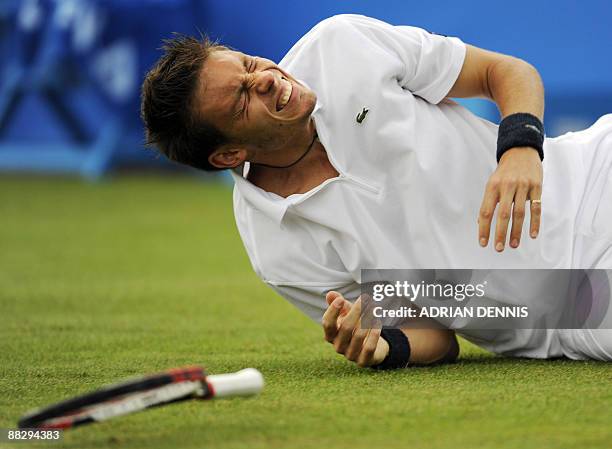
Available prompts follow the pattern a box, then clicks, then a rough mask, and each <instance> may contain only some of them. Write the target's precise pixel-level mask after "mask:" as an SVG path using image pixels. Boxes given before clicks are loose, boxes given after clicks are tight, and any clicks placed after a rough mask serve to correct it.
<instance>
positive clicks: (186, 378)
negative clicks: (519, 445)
mask: <svg viewBox="0 0 612 449" xmlns="http://www.w3.org/2000/svg"><path fill="white" fill-rule="evenodd" d="M172 385H180V388H174V391H171V390H170V387H169V386H172ZM209 395H210V394H209V388H208V384H207V383H206V372H205V370H204V368H203V367H201V366H186V367H182V368H174V369H170V370H167V371H163V372H160V373H156V374H150V375H146V376H139V377H134V378H131V379H128V380H125V381H123V382H119V383H115V384H109V385H107V386H104V387H102V388H100V389H98V390H95V391H92V392H90V393H86V394H83V395H79V396H75V397H73V398H69V399H66V400H64V401H61V402H57V403H55V404H52V405H49V406H47V407H43V408H39V409H36V410H32V411H30V412H28V413H27V414H25V415H24V416H22V417H21V418H20V419H19V422H18V426H19V428H20V429H23V428H45V429H51V428H53V429H66V428H71V427H76V426H79V425H83V424H89V423H92V422H96V421H100V420H102V419H100V417H101V414H100V410H104V409H103V407H106V412H107V413H106V414H107V415H109V416H108V418H110V417H113V416H118V415H119V414H127V413H131V412H135V411H139V410H143V409H145V408H150V407H154V406H159V405H165V404H168V403H171V402H177V401H180V400H186V399H191V398H194V397H207V396H209ZM143 399H145V400H143ZM136 400H138V402H136ZM129 401H132V402H131V405H130V402H129ZM121 403H123V404H124V407H123V411H122V407H121ZM111 404H114V406H115V407H114V409H116V410H117V411H118V412H121V411H122V412H121V413H116V414H113V413H114V412H112V410H113V408H112V407H110V405H111ZM96 410H98V414H97V415H96V413H95V411H96ZM126 410H127V411H126ZM102 415H103V413H102ZM96 416H98V419H96ZM104 419H107V418H104Z"/></svg>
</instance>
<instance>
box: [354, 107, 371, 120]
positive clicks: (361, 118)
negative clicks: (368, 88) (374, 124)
mask: <svg viewBox="0 0 612 449" xmlns="http://www.w3.org/2000/svg"><path fill="white" fill-rule="evenodd" d="M369 111H370V110H369V109H366V108H363V111H361V112H360V113H359V114H357V117H356V118H355V120H357V123H361V122H363V121H364V120H365V118H366V115H367V114H368V112H369Z"/></svg>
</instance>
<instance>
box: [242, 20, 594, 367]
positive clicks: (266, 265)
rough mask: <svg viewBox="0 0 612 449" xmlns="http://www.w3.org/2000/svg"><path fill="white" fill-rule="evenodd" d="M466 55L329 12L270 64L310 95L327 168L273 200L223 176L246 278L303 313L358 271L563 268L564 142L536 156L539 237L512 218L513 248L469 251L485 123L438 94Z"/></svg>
mask: <svg viewBox="0 0 612 449" xmlns="http://www.w3.org/2000/svg"><path fill="white" fill-rule="evenodd" d="M465 51H466V49H465V45H464V44H463V43H462V42H461V41H460V40H459V39H457V38H452V37H450V38H449V37H444V36H440V35H435V34H431V33H428V32H427V31H425V30H422V29H419V28H414V27H407V26H391V25H389V24H387V23H384V22H381V21H378V20H375V19H371V18H367V17H363V16H357V15H341V16H335V17H332V18H330V19H327V20H325V21H323V22H321V23H319V24H318V25H317V26H315V27H314V28H313V29H312V30H311V31H310V32H309V33H308V34H306V35H305V36H304V37H302V38H301V39H300V40H299V41H298V42H297V43H296V45H295V46H294V47H293V48H292V49H291V50H290V51H289V53H288V54H287V55H286V56H285V57H284V58H283V60H282V61H281V63H280V66H281V67H282V68H283V69H285V70H286V71H287V72H288V73H290V74H292V75H293V76H294V77H296V78H297V79H299V80H302V81H303V82H304V83H305V84H306V85H308V86H309V87H310V88H311V89H312V90H313V91H314V92H315V93H316V95H317V105H316V107H315V110H314V112H313V118H314V121H315V123H316V127H317V132H318V135H319V139H320V141H321V143H322V144H323V146H324V147H325V149H326V151H327V154H328V157H329V160H330V162H331V164H332V165H333V166H334V167H335V169H336V170H337V171H338V173H339V176H338V177H336V178H333V179H329V180H327V181H325V182H324V183H323V184H321V185H319V186H317V187H316V188H314V189H312V190H311V191H309V192H307V193H304V194H296V195H291V196H289V197H288V198H282V197H280V196H278V195H275V194H273V193H269V192H265V191H264V190H262V189H260V188H258V187H256V186H254V185H253V184H251V183H250V182H248V181H247V180H245V179H244V178H243V177H241V176H237V175H235V174H233V176H234V179H235V182H236V185H235V189H234V212H235V217H236V223H237V226H238V230H239V232H240V235H241V237H242V240H243V242H244V245H245V247H246V250H247V253H248V255H249V257H250V260H251V263H252V265H253V268H254V270H255V272H256V273H257V274H258V276H259V277H260V278H261V279H262V280H263V281H264V282H265V283H267V284H268V285H270V286H271V287H272V288H273V289H274V290H276V291H277V292H278V293H280V294H281V295H282V296H284V297H285V298H287V299H288V300H289V301H291V302H292V303H293V304H295V305H296V306H297V307H298V308H299V309H301V310H302V311H303V312H305V313H306V314H308V315H309V316H310V317H312V318H313V319H315V320H317V321H320V320H321V317H322V315H323V313H324V311H325V309H326V307H327V305H326V303H325V293H326V292H328V291H329V290H332V289H333V290H338V291H341V292H342V293H344V294H345V295H346V296H347V297H348V298H351V299H355V298H356V297H357V296H358V295H359V292H360V282H361V279H360V270H361V269H362V268H397V269H409V268H436V269H442V268H555V267H563V268H569V267H570V266H572V258H573V232H574V219H575V212H576V207H577V204H578V201H579V192H578V191H577V190H578V189H572V188H571V185H572V184H573V185H576V183H583V182H584V180H583V179H582V178H581V175H580V174H576V170H575V168H574V169H573V167H575V166H576V164H579V163H580V162H579V161H578V159H577V158H578V156H576V154H575V153H572V152H571V151H570V148H569V146H566V147H563V146H560V147H559V149H558V151H547V152H546V158H545V161H544V171H545V183H544V187H543V189H544V190H543V194H542V202H543V204H545V205H546V207H543V218H542V223H543V224H542V230H541V234H540V237H539V238H538V239H537V240H535V241H534V240H531V239H530V238H529V237H528V235H527V232H528V226H525V228H526V229H524V234H523V238H522V240H521V246H520V248H519V249H517V250H514V249H510V248H507V249H506V250H505V251H504V252H503V253H502V254H498V253H496V252H495V251H494V250H493V249H492V248H491V247H489V248H481V247H480V246H479V245H478V239H477V232H478V229H477V224H476V220H477V216H478V211H479V208H480V203H481V200H482V196H483V193H484V188H485V184H486V182H487V180H488V178H489V176H490V175H491V174H492V173H493V171H494V169H495V167H496V159H495V148H496V139H497V126H496V125H494V124H493V123H490V122H488V121H486V120H483V119H481V118H478V117H476V116H475V115H473V114H472V113H471V112H469V111H468V110H467V109H465V108H463V107H462V106H460V105H458V104H456V103H454V102H452V101H449V100H444V98H445V96H446V94H447V93H448V92H449V90H450V89H451V87H452V86H453V84H454V83H455V81H456V79H457V77H458V75H459V72H460V70H461V68H462V64H463V61H464V57H465ZM442 100H444V101H442ZM364 108H365V109H367V110H368V112H367V114H366V115H365V118H364V119H363V120H362V121H361V123H359V122H358V121H357V120H356V118H357V115H358V114H360V113H361V112H362V111H363V109H364ZM549 144H550V140H549V141H548V142H547V145H549ZM551 307H554V304H552V305H551ZM457 331H458V332H459V333H460V334H461V335H464V336H465V337H466V338H468V339H470V340H472V341H474V342H475V343H477V344H479V345H481V346H483V347H485V348H487V349H489V350H492V351H495V352H503V353H507V354H515V355H524V356H530V357H545V356H547V355H555V353H556V352H558V348H557V345H556V343H555V342H554V341H553V340H554V336H553V335H552V333H551V332H547V331H537V330H536V331H531V330H518V331H503V332H498V333H491V332H490V331H487V332H483V331H477V330H465V331H462V330H461V329H458V330H457Z"/></svg>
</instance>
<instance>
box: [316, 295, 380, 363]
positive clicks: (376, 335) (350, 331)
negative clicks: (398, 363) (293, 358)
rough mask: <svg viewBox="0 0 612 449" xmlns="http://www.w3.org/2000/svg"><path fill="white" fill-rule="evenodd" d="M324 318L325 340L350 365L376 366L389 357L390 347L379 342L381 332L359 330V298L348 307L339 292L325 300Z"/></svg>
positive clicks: (377, 330)
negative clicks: (350, 363)
mask: <svg viewBox="0 0 612 449" xmlns="http://www.w3.org/2000/svg"><path fill="white" fill-rule="evenodd" d="M325 299H326V300H327V304H328V307H327V310H326V311H325V314H324V315H323V331H324V332H325V340H326V341H327V342H329V343H331V344H332V345H334V348H335V349H336V352H337V353H339V354H343V355H344V357H346V358H347V359H348V360H350V361H351V362H356V363H357V365H359V366H361V367H365V366H372V365H378V364H379V363H381V362H382V361H383V360H384V359H385V357H386V356H387V354H388V353H389V345H388V344H387V342H386V341H385V339H384V338H380V331H381V330H380V329H361V318H360V315H361V298H360V299H358V300H357V301H355V304H351V303H350V302H348V301H347V300H346V299H344V298H343V297H342V295H341V294H340V293H338V292H329V293H328V294H327V296H326V298H325Z"/></svg>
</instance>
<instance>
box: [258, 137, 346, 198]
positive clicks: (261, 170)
mask: <svg viewBox="0 0 612 449" xmlns="http://www.w3.org/2000/svg"><path fill="white" fill-rule="evenodd" d="M336 176H338V172H337V171H336V169H335V168H334V167H333V165H332V164H331V163H330V161H329V158H328V157H327V152H326V151H325V148H324V147H323V145H322V144H321V142H319V140H318V139H317V140H316V141H315V142H314V143H313V146H312V148H311V149H310V150H309V151H308V154H306V156H304V158H303V159H302V160H300V161H299V162H298V163H296V164H295V165H292V166H291V167H288V168H271V167H266V166H261V165H256V164H252V165H251V167H250V170H249V174H248V176H247V179H248V180H249V181H250V182H252V183H253V184H255V185H256V186H258V187H260V188H262V189H263V190H265V191H267V192H272V193H275V194H277V195H279V196H282V197H284V198H286V197H288V196H289V195H293V194H296V193H306V192H308V191H310V190H312V189H313V188H315V187H316V186H318V185H319V184H322V183H323V182H325V181H326V180H327V179H330V178H334V177H336Z"/></svg>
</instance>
